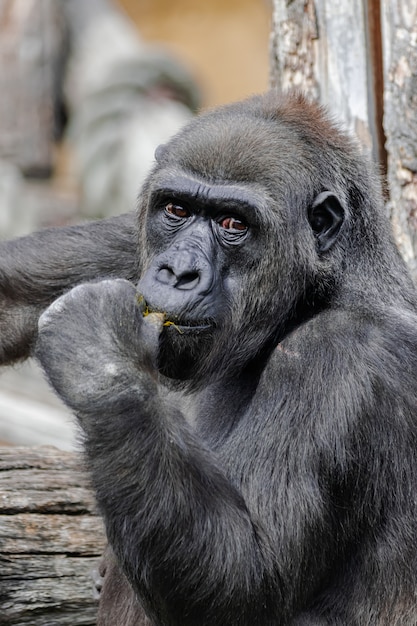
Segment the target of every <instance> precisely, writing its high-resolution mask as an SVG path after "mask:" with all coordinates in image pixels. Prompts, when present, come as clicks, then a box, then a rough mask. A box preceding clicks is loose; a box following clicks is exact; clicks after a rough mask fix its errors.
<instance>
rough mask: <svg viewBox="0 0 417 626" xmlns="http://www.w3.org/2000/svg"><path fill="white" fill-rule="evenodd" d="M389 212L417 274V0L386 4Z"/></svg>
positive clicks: (389, 1)
mask: <svg viewBox="0 0 417 626" xmlns="http://www.w3.org/2000/svg"><path fill="white" fill-rule="evenodd" d="M382 8H383V11H382V16H383V32H384V64H385V93H384V104H385V115H384V128H385V134H386V136H387V151H388V184H389V189H390V201H389V210H390V215H391V221H392V224H393V228H394V233H395V236H396V239H397V242H398V245H399V247H400V250H401V252H402V254H403V256H404V258H405V260H406V261H407V263H408V264H409V266H410V268H411V270H412V272H413V275H414V277H415V278H417V113H416V112H417V4H416V2H415V0H401V1H400V2H399V1H398V2H393V0H383V2H382Z"/></svg>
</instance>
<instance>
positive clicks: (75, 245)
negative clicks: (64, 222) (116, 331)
mask: <svg viewBox="0 0 417 626" xmlns="http://www.w3.org/2000/svg"><path fill="white" fill-rule="evenodd" d="M138 263H139V260H138V250H137V237H136V215H135V214H134V213H129V214H125V215H122V216H118V217H114V218H110V219H107V220H100V221H97V222H91V223H87V224H83V225H80V226H71V227H67V228H59V229H48V230H44V231H39V232H38V233H35V234H33V235H29V236H27V237H21V238H18V239H13V240H10V241H4V242H1V243H0V365H3V364H7V363H11V362H13V361H15V360H18V359H22V358H26V357H27V356H29V353H30V349H31V347H32V345H33V341H34V339H35V337H36V332H37V322H38V318H39V315H40V314H41V312H42V311H43V310H44V309H45V308H46V307H47V306H48V305H49V304H50V303H51V302H52V301H53V300H54V299H55V298H57V297H58V296H60V295H61V294H62V293H64V292H65V291H67V290H68V289H70V288H71V287H72V286H74V285H77V284H79V283H81V282H84V281H89V280H94V279H97V278H103V277H121V278H127V279H136V277H137V267H138Z"/></svg>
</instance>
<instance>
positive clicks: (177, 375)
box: [158, 323, 213, 381]
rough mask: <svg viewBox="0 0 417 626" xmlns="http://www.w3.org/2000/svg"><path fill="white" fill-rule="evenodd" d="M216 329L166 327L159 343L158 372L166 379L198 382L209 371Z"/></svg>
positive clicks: (205, 327)
mask: <svg viewBox="0 0 417 626" xmlns="http://www.w3.org/2000/svg"><path fill="white" fill-rule="evenodd" d="M212 330H213V328H212V327H211V326H209V325H204V326H203V325H199V326H183V325H177V324H175V323H173V324H171V325H168V326H165V327H164V329H163V331H162V335H161V339H160V344H159V354H158V369H159V371H160V372H161V374H163V375H164V376H166V377H167V378H171V379H175V380H179V381H187V380H190V381H191V380H194V381H195V380H196V379H198V378H199V377H200V376H201V375H202V372H203V371H205V370H206V367H205V363H206V361H207V360H208V359H209V355H210V349H211V345H212V337H213V333H212Z"/></svg>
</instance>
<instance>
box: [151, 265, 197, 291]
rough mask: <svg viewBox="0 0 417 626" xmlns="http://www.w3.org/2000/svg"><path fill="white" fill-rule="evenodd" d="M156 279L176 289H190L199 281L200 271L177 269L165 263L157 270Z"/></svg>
mask: <svg viewBox="0 0 417 626" xmlns="http://www.w3.org/2000/svg"><path fill="white" fill-rule="evenodd" d="M157 280H158V281H159V282H160V283H162V284H164V285H169V286H170V287H175V288H176V289H183V290H190V291H191V289H195V288H196V287H197V285H198V283H199V282H200V273H199V272H198V271H197V270H190V269H179V268H174V267H168V266H167V265H166V266H164V267H161V269H160V270H159V272H158V274H157Z"/></svg>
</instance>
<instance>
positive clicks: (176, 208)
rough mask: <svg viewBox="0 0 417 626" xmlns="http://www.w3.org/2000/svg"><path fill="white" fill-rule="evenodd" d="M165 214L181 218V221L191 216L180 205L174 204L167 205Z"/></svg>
mask: <svg viewBox="0 0 417 626" xmlns="http://www.w3.org/2000/svg"><path fill="white" fill-rule="evenodd" d="M165 212H166V213H169V215H173V216H174V217H180V218H181V219H184V218H185V217H188V216H189V212H188V211H187V209H184V207H182V206H180V205H179V204H174V203H173V202H170V203H169V204H167V205H166V207H165Z"/></svg>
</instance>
